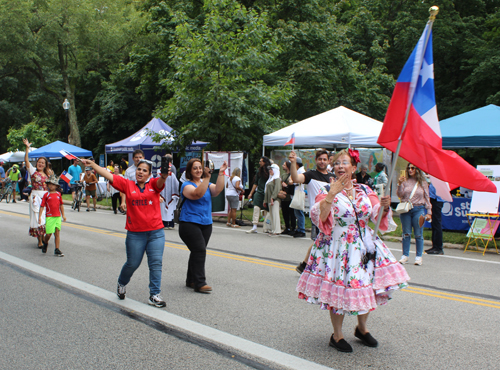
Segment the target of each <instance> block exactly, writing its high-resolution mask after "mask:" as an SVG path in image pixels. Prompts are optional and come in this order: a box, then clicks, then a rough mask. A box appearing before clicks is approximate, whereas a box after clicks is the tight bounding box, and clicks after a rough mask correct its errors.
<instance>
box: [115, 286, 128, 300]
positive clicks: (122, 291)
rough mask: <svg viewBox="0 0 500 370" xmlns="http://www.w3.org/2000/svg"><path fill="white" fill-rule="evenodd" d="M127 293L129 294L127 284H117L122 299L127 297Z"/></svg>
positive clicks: (118, 293)
mask: <svg viewBox="0 0 500 370" xmlns="http://www.w3.org/2000/svg"><path fill="white" fill-rule="evenodd" d="M125 294H127V288H126V285H121V284H120V283H118V284H117V286H116V295H117V296H118V298H120V299H125Z"/></svg>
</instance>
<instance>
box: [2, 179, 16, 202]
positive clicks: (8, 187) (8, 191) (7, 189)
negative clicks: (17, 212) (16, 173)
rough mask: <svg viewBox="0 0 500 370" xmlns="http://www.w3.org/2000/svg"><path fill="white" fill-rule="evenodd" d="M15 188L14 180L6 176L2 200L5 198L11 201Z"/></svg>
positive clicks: (6, 200)
mask: <svg viewBox="0 0 500 370" xmlns="http://www.w3.org/2000/svg"><path fill="white" fill-rule="evenodd" d="M13 191H14V188H13V187H12V181H11V179H9V178H6V179H5V181H4V186H3V188H2V189H1V190H0V202H1V201H2V200H3V199H4V198H5V202H6V203H9V202H10V201H11V200H12V192H13Z"/></svg>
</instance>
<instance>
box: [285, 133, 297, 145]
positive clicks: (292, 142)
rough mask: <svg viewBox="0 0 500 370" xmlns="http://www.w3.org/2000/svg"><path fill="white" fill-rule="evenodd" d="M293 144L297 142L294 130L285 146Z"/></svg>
mask: <svg viewBox="0 0 500 370" xmlns="http://www.w3.org/2000/svg"><path fill="white" fill-rule="evenodd" d="M293 144H295V132H292V134H291V135H290V137H289V138H288V141H287V142H286V143H285V144H284V145H283V146H285V145H293Z"/></svg>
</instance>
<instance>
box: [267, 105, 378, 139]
mask: <svg viewBox="0 0 500 370" xmlns="http://www.w3.org/2000/svg"><path fill="white" fill-rule="evenodd" d="M381 130H382V122H380V121H377V120H375V119H373V118H370V117H368V116H365V115H363V114H361V113H358V112H355V111H353V110H350V109H348V108H346V107H343V106H340V107H337V108H335V109H332V110H329V111H327V112H324V113H321V114H318V115H316V116H313V117H310V118H307V119H305V120H303V121H300V122H297V123H295V124H293V125H290V126H287V127H284V128H282V129H281V130H278V131H276V132H273V133H271V134H268V135H264V146H283V145H285V143H286V142H287V141H288V140H289V139H290V136H291V135H292V133H295V146H298V147H326V148H329V147H335V146H339V147H347V146H349V145H350V146H354V147H364V148H367V147H380V145H378V144H377V139H378V137H379V135H380V131H381Z"/></svg>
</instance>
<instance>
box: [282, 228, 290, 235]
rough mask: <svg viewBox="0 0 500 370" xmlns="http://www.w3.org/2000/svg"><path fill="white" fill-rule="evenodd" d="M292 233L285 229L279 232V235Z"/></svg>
mask: <svg viewBox="0 0 500 370" xmlns="http://www.w3.org/2000/svg"><path fill="white" fill-rule="evenodd" d="M291 232H292V230H290V229H285V230H283V231H282V232H281V235H290V233H291Z"/></svg>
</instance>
